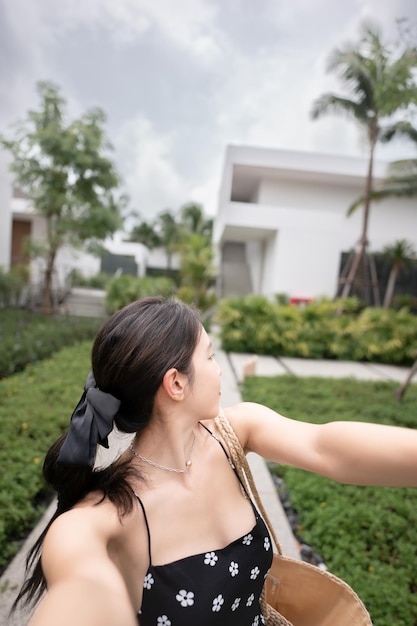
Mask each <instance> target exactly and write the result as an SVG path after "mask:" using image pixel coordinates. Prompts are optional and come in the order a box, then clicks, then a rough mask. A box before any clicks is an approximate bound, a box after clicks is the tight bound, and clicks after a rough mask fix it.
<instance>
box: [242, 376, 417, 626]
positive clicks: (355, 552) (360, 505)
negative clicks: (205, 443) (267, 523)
mask: <svg viewBox="0 0 417 626" xmlns="http://www.w3.org/2000/svg"><path fill="white" fill-rule="evenodd" d="M397 387H398V385H395V384H392V383H388V382H362V381H355V380H353V379H352V380H351V379H345V380H330V379H322V378H303V379H299V378H295V377H290V376H283V377H277V378H261V377H256V378H255V377H251V378H247V379H246V380H245V383H244V385H243V388H242V394H243V397H244V399H245V400H248V401H254V402H260V403H263V404H266V405H268V406H270V407H271V408H273V409H275V410H276V411H278V412H280V413H282V414H283V415H287V416H289V417H291V418H294V419H299V420H305V421H311V422H316V423H322V422H327V421H333V420H336V419H340V420H357V421H374V422H380V423H387V424H393V425H402V426H407V427H411V428H417V415H416V411H415V407H416V404H417V385H412V386H411V387H410V389H409V395H408V396H407V397H406V398H405V401H404V404H402V405H401V406H400V405H399V404H398V403H397V401H396V400H395V398H394V390H395V389H396V388H397ZM273 471H276V472H278V473H279V475H280V476H282V477H283V479H284V483H285V486H286V489H287V490H288V493H289V499H290V502H291V505H292V506H293V507H294V508H295V509H296V510H297V511H298V516H299V520H300V526H299V528H298V530H297V532H298V534H300V536H301V537H302V538H303V539H304V540H305V541H306V542H307V543H308V544H309V545H310V546H311V547H312V548H313V550H314V551H316V552H317V553H319V554H320V555H321V556H322V557H323V559H324V561H325V562H326V564H327V566H328V567H329V569H330V571H332V572H333V573H335V574H336V575H338V576H341V577H342V578H343V579H345V580H346V581H347V582H348V583H349V584H350V585H351V586H352V587H353V588H354V589H355V590H356V592H357V593H358V594H359V595H360V597H361V598H362V600H363V601H364V602H365V604H366V606H367V608H368V610H369V612H370V614H371V617H372V619H373V622H374V623H375V625H376V626H392V625H393V624H395V625H398V626H400V625H401V626H411V625H415V624H417V567H416V565H417V489H394V488H381V487H378V488H371V487H358V486H352V485H340V484H339V483H336V482H334V481H331V480H329V479H327V478H323V477H320V476H316V475H314V474H310V473H309V472H305V471H302V470H299V469H296V468H291V467H287V466H274V467H273Z"/></svg>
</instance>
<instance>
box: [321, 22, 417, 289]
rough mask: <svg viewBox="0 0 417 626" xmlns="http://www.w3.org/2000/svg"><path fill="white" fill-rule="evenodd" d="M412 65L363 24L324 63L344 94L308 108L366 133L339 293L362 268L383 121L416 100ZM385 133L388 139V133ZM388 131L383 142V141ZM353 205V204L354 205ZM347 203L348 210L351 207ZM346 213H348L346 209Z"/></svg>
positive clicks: (410, 55) (416, 62) (411, 54)
mask: <svg viewBox="0 0 417 626" xmlns="http://www.w3.org/2000/svg"><path fill="white" fill-rule="evenodd" d="M415 67H417V50H416V48H412V47H409V46H407V45H404V44H402V43H399V44H397V45H396V46H395V48H392V47H391V46H388V45H386V44H384V43H383V42H382V41H381V37H380V34H379V33H378V30H377V29H376V28H375V27H373V26H371V25H367V24H364V25H363V26H362V29H361V36H360V39H359V42H358V44H356V45H352V44H347V45H345V46H344V47H341V48H337V49H335V50H334V51H333V52H332V53H331V55H330V57H329V61H328V68H327V69H328V71H330V72H335V73H336V74H338V75H339V77H340V79H341V81H342V82H343V84H344V85H345V87H346V88H347V90H348V95H347V96H344V95H336V94H333V93H326V94H323V95H322V96H321V97H319V98H318V99H317V100H316V101H315V102H314V103H313V108H312V112H311V115H312V118H313V119H318V118H319V117H321V116H322V115H325V114H327V113H337V114H339V113H341V114H344V115H346V116H347V117H348V118H350V119H353V120H354V121H356V122H357V124H358V125H359V127H360V128H362V129H363V130H364V131H365V133H366V137H367V142H368V154H369V159H368V172H367V176H366V181H365V190H364V194H363V199H362V200H363V201H362V203H361V204H363V219H362V232H361V235H360V239H359V242H358V245H357V248H356V251H355V254H354V256H353V260H352V263H351V266H350V267H349V268H348V272H347V277H346V279H345V284H344V287H343V291H342V294H341V295H342V297H343V298H345V297H347V296H348V295H349V292H350V290H351V288H352V285H353V283H354V281H355V278H356V276H357V272H358V269H359V266H360V265H361V264H363V266H365V257H366V256H367V247H368V243H369V242H368V222H369V211H370V205H371V197H372V187H373V164H374V153H375V148H376V145H377V143H378V141H380V140H381V138H382V136H383V134H384V124H386V123H388V121H389V120H391V119H392V118H393V116H395V115H396V114H398V112H399V111H404V110H406V109H407V108H409V107H410V106H411V105H412V104H416V103H417V85H416V83H415V79H414V73H413V70H414V68H415ZM394 134H395V131H394V133H393V134H392V135H391V138H392V137H393V136H394ZM388 138H389V137H388V135H387V136H386V140H388ZM356 206H358V205H356ZM356 206H354V207H351V209H350V212H352V211H353V210H354V208H356ZM348 214H350V213H348Z"/></svg>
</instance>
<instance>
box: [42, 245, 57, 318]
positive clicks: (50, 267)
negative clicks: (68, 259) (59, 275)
mask: <svg viewBox="0 0 417 626" xmlns="http://www.w3.org/2000/svg"><path fill="white" fill-rule="evenodd" d="M55 257H56V250H50V251H49V254H48V257H47V260H46V270H45V279H44V284H43V290H42V313H44V314H46V315H51V313H53V309H54V307H53V290H52V277H53V273H54V266H55Z"/></svg>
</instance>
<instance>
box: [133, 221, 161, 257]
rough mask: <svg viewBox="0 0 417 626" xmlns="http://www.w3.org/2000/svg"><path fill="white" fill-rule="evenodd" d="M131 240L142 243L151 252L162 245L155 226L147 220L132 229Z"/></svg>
mask: <svg viewBox="0 0 417 626" xmlns="http://www.w3.org/2000/svg"><path fill="white" fill-rule="evenodd" d="M129 240H130V241H135V242H137V243H142V244H143V245H144V246H146V247H147V248H149V249H150V250H153V248H156V247H157V246H159V245H160V243H161V239H160V237H159V235H158V233H157V232H156V230H155V224H154V223H152V222H147V221H146V220H143V221H141V222H139V224H136V225H135V226H134V227H133V228H132V230H131V231H130V237H129Z"/></svg>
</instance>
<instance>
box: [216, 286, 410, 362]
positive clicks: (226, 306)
mask: <svg viewBox="0 0 417 626" xmlns="http://www.w3.org/2000/svg"><path fill="white" fill-rule="evenodd" d="M217 321H218V322H219V324H220V338H221V342H222V348H223V349H224V350H226V351H228V352H254V353H258V354H269V355H273V356H292V357H301V358H312V359H347V360H354V361H374V362H379V363H395V364H401V365H410V364H411V363H412V362H413V361H414V359H415V351H416V348H417V317H416V316H415V315H412V314H410V313H409V312H408V311H407V310H404V309H402V310H400V311H394V310H392V309H378V308H363V305H362V304H361V303H360V302H359V301H358V300H357V299H355V298H349V299H347V300H343V301H341V300H336V301H330V300H327V299H322V300H320V301H316V302H312V303H310V304H307V305H305V306H304V307H297V306H290V305H279V304H277V303H275V302H271V301H269V300H268V299H267V298H265V297H263V296H248V297H245V298H235V299H230V300H223V301H222V302H220V304H219V307H218V314H217Z"/></svg>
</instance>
